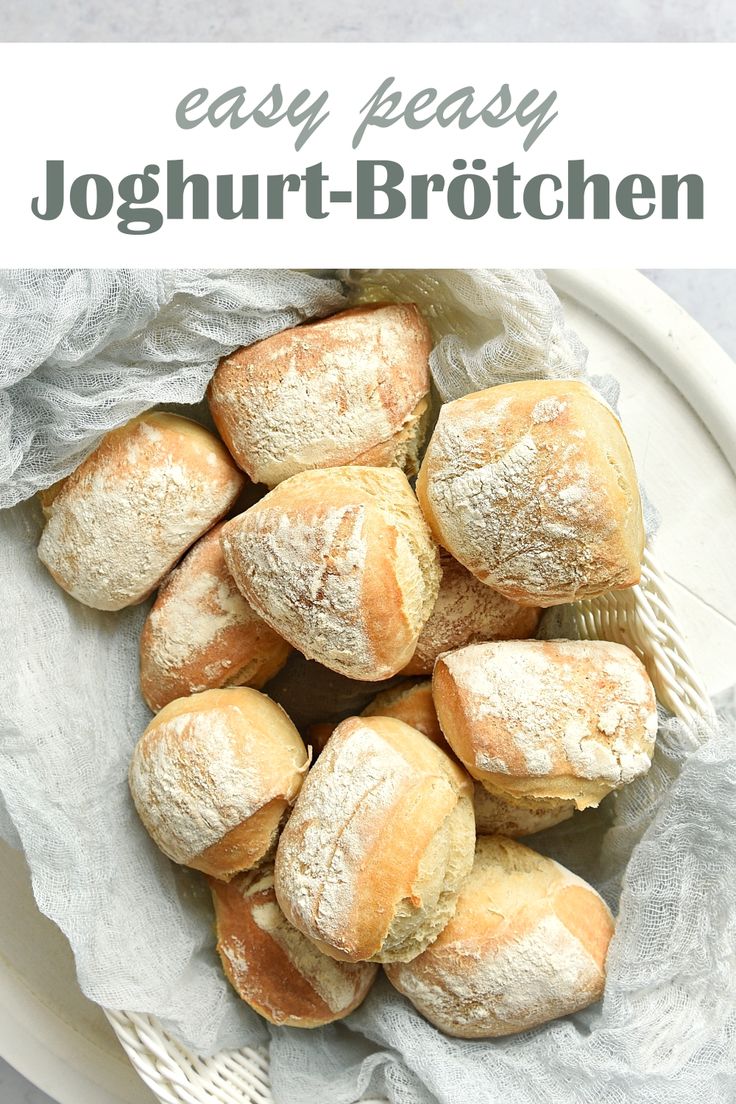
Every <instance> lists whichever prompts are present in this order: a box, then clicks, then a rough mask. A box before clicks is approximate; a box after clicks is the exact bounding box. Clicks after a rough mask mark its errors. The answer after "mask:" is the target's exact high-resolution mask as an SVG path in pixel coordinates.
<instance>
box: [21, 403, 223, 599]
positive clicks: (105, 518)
mask: <svg viewBox="0 0 736 1104" xmlns="http://www.w3.org/2000/svg"><path fill="white" fill-rule="evenodd" d="M243 483H244V479H243V476H242V475H241V473H240V472H239V471H238V469H237V468H236V467H235V464H234V463H233V462H232V460H231V458H230V456H229V455H228V453H227V451H226V449H225V447H224V445H223V444H222V443H221V442H220V441H218V440H217V438H216V437H215V436H213V434H212V433H210V432H209V431H208V430H206V429H204V428H203V427H202V426H200V425H197V423H196V422H190V421H189V420H188V419H187V418H180V417H178V415H176V414H161V413H156V412H154V413H148V414H143V415H141V416H140V417H139V418H134V419H133V420H132V421H131V422H128V423H127V425H124V426H122V427H121V428H120V429H114V430H113V431H112V432H111V433H108V434H107V435H106V436H105V437H104V438H103V440H102V442H101V444H100V445H98V447H97V448H96V449H95V451H94V452H93V453H92V454H91V455H90V456H88V457H87V459H86V460H84V461H83V462H82V463H81V464H80V465H79V467H78V468H77V470H76V471H74V472H72V474H71V475H69V476H67V478H66V479H63V480H62V481H61V482H60V483H56V484H54V486H53V487H50V488H49V489H48V490H47V491H45V492H43V493H42V495H41V504H42V506H43V508H44V513H45V515H46V525H45V527H44V530H43V533H42V535H41V541H40V543H39V546H38V555H39V558H40V560H41V562H42V563H44V564H45V565H46V567H47V568H48V569H49V571H50V572H51V574H52V575H53V577H54V579H55V580H56V582H57V583H58V584H59V586H61V587H63V589H64V590H65V591H67V593H69V594H71V595H72V597H73V598H76V599H77V600H78V601H79V602H83V603H84V605H86V606H92V607H93V608H94V609H102V610H118V609H122V608H123V607H124V606H131V605H135V604H136V603H137V602H141V601H142V600H143V599H144V598H146V597H147V596H148V595H149V594H150V593H151V591H152V590H154V589H155V588H156V587H157V586H158V584H159V582H160V581H161V579H162V578H163V577H164V575H166V573H167V572H168V571H169V570H170V569H171V568H172V567H173V565H174V564H175V563H176V562H177V560H178V559H179V557H180V556H181V555H182V553H183V552H186V550H187V548H189V546H190V545H191V544H192V543H193V542H194V541H195V540H196V539H197V537H200V536H201V535H202V533H204V532H206V530H207V529H209V528H210V526H212V525H213V524H214V523H215V522H216V521H217V520H218V519H219V518H221V517H222V516H223V514H225V513H227V511H228V510H229V509H230V506H231V505H232V504H233V502H234V501H235V499H236V498H237V496H238V494H239V492H240V490H241V488H242V486H243Z"/></svg>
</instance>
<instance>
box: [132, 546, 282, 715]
mask: <svg viewBox="0 0 736 1104" xmlns="http://www.w3.org/2000/svg"><path fill="white" fill-rule="evenodd" d="M221 529H222V526H221V525H216V526H215V527H214V529H211V530H210V531H209V533H207V534H206V535H205V536H204V537H202V538H201V540H199V541H197V543H196V544H195V546H194V548H192V549H191V550H190V551H189V552H188V553H187V555H186V556H185V557H184V559H183V560H182V561H181V563H180V564H179V566H178V567H176V568H175V569H174V570H173V571H172V573H171V574H170V575H169V576H168V578H167V579H166V580H165V581H164V583H163V585H162V586H161V588H160V589H159V592H158V594H157V596H156V601H155V602H154V604H153V608H152V609H151V612H150V613H149V615H148V617H147V619H146V623H145V625H144V626H143V633H142V635H141V645H140V654H141V689H142V691H143V697H144V698H145V699H146V701H147V702H148V704H149V705H150V707H151V709H152V710H153V711H154V713H156V712H158V710H159V709H163V707H164V706H165V705H168V704H169V702H170V701H174V699H175V698H184V697H187V696H188V695H189V694H195V693H198V692H199V691H201V690H214V689H218V688H219V687H223V686H252V687H254V689H256V690H258V689H260V688H261V686H263V685H264V684H265V683H266V682H268V680H269V679H270V678H271V677H272V676H273V675H275V674H276V672H277V671H280V670H281V668H282V667H283V665H284V664H285V663H286V660H287V658H288V656H289V653H290V652H291V648H290V647H289V645H288V644H287V643H286V641H285V640H282V639H281V637H280V636H279V635H278V633H275V632H274V631H273V629H272V628H271V627H270V625H267V624H266V622H265V621H262V620H261V618H260V617H259V616H258V614H256V613H254V612H253V610H252V609H251V608H250V606H249V605H248V603H247V602H246V600H245V598H243V596H242V594H241V593H240V591H239V590H238V588H237V586H236V585H235V580H234V579H233V577H232V575H231V574H230V572H229V571H228V569H227V564H226V563H225V557H224V555H223V553H222V545H221V543H220V532H221Z"/></svg>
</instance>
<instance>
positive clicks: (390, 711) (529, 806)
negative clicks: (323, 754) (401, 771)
mask: <svg viewBox="0 0 736 1104" xmlns="http://www.w3.org/2000/svg"><path fill="white" fill-rule="evenodd" d="M361 716H363V717H396V719H397V720H399V721H403V722H404V723H405V724H408V725H411V727H412V728H416V729H417V730H418V731H419V732H422V733H424V735H425V736H428V737H429V739H430V740H432V741H433V742H434V743H435V744H437V746H438V747H441V748H442V750H443V751H445V752H446V753H447V754H448V755H452V756H453V757H454V752H453V750H452V748H451V747H450V745H449V744H448V743H447V741H446V739H445V737H444V734H443V732H442V729H441V728H440V722H439V719H438V717H437V710H436V709H435V704H434V699H433V697H432V682H431V679H407V681H406V682H402V683H400V684H399V685H398V686H394V687H392V688H391V689H390V690H384V691H383V692H382V693H380V694H377V695H376V697H375V698H374V699H373V701H372V702H371V703H370V705H368V706H366V708H365V709H364V710H363V712H362V714H361ZM313 727H314V728H318V727H319V729H320V731H319V733H318V737H319V739H320V740H321V744H320V750H321V749H322V748H323V747H324V745H325V743H326V742H327V739H328V738H329V736H331V735H332V732H333V731H334V730H333V729H332V727H331V726H329V725H324V726H317V725H315V726H313ZM473 808H474V810H475V830H476V832H479V833H483V834H484V835H490V834H493V835H495V834H498V835H501V836H529V835H531V834H532V833H533V832H541V831H542V829H543V828H551V827H552V826H553V825H555V824H559V823H560V822H561V821H563V820H567V819H568V818H569V817H571V816H572V814H573V811H574V809H575V803H574V802H573V801H558V800H547V801H545V800H539V801H534V800H533V799H531V798H530V799H529V800H527V801H525V802H520V801H512V800H510V799H508V798H504V797H502V796H501V795H500V794H495V795H494V794H491V793H489V792H488V790H487V789H486V788H485V787H484V786H483V785H482V784H481V783H480V782H476V783H475V786H474V787H473Z"/></svg>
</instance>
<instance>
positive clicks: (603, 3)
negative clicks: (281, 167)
mask: <svg viewBox="0 0 736 1104" xmlns="http://www.w3.org/2000/svg"><path fill="white" fill-rule="evenodd" d="M0 9H1V10H0V40H3V39H4V40H6V41H14V42H18V41H24V40H26V41H36V42H115V41H119V42H126V41H127V42H187V41H189V42H198V41H207V42H240V41H250V42H280V41H283V40H287V41H291V42H319V41H323V42H360V41H363V42H391V41H395V42H462V41H475V42H486V41H488V42H493V41H496V42H711V41H722V42H728V41H731V40H733V39H734V38H736V4H734V3H733V0H704V2H701V3H698V2H697V0H657V2H652V0H649V2H647V0H618V2H617V3H615V4H614V3H611V2H610V0H546V2H545V3H543V4H542V3H538V4H536V3H534V0H530V2H527V3H523V4H511V5H509V4H501V3H498V2H496V3H494V2H493V0H491V2H490V3H489V2H488V0H423V2H422V0H420V2H419V3H414V4H407V3H396V2H395V0H371V2H366V0H342V2H337V3H335V0H314V2H313V3H311V4H307V3H303V4H298V3H294V2H293V0H289V2H288V3H287V2H285V0H268V2H267V3H259V4H255V3H253V0H243V2H241V3H240V4H238V5H234V4H222V5H217V6H215V5H214V4H212V3H202V0H176V2H173V0H158V2H156V0H127V2H124V3H122V4H121V3H120V0H93V2H91V3H87V4H84V5H83V4H80V3H79V2H76V3H68V2H66V3H65V2H64V0H25V2H23V0H0Z"/></svg>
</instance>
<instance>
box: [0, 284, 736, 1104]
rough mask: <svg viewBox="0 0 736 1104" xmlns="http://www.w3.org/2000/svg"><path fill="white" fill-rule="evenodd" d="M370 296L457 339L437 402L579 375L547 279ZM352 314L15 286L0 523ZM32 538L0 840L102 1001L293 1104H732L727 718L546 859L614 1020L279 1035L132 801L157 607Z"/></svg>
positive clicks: (322, 301)
mask: <svg viewBox="0 0 736 1104" xmlns="http://www.w3.org/2000/svg"><path fill="white" fill-rule="evenodd" d="M356 282H359V283H360V294H361V296H363V297H365V296H367V297H373V298H380V297H381V296H382V295H383V294H385V291H384V289H386V290H388V291H389V292H390V293H391V294H392V295H396V296H397V297H400V298H407V299H415V300H416V301H417V302H419V304H420V306H421V307H422V309H423V310H424V311H425V312H426V313H427V315H428V317H429V318H430V322H431V323H432V324H433V325H434V326H435V329H436V332H437V333H439V332H442V333H445V334H446V336H443V337H442V339H441V340H439V342H438V344H437V346H436V347H435V349H434V351H433V353H432V358H431V366H432V370H433V375H434V379H435V383H436V386H437V389H438V391H439V393H440V394H441V395H442V397H443V398H445V399H450V398H453V397H456V396H458V395H460V394H464V393H466V392H467V391H471V390H477V389H478V388H481V387H485V386H490V385H492V384H494V383H500V382H506V381H508V380H510V379H522V378H529V377H544V376H558V377H559V376H584V375H585V350H584V349H583V347H582V346H581V345H580V343H579V342H578V341H577V339H576V338H575V336H574V335H573V334H571V333H570V332H569V331H568V330H567V328H566V326H565V323H564V318H563V315H562V310H561V308H560V304H559V302H558V301H557V299H556V297H555V296H554V293H553V292H552V290H551V288H550V287H549V285H548V284H547V283H546V281H545V280H544V278H543V277H542V276H541V275H540V274H538V273H533V272H524V271H514V272H508V271H503V272H500V271H478V272H459V271H440V272H434V273H423V274H420V273H402V274H393V273H385V272H381V273H363V274H361V275H360V276H358V275H356V274H355V273H348V274H345V283H346V285H347V290H348V291H349V292H351V293H354V291H355V284H356ZM342 302H343V300H342V298H341V291H340V288H339V286H338V285H336V284H335V283H334V282H333V281H331V280H329V278H327V277H324V278H320V277H317V276H314V277H310V276H306V275H299V274H295V273H283V272H281V273H279V272H274V273H253V272H244V273H232V272H229V273H206V274H203V273H141V272H138V273H99V272H96V273H75V272H67V273H32V274H20V275H19V274H0V388H2V390H0V487H1V489H2V496H3V497H2V499H0V502H2V503H3V504H5V505H10V504H12V503H13V502H19V501H21V500H22V499H25V498H27V497H28V496H29V495H30V494H32V493H33V492H34V491H35V490H36V489H37V488H39V487H43V486H45V485H47V484H49V483H51V482H52V481H53V480H55V479H57V478H59V477H60V476H61V475H64V474H66V473H67V472H68V471H70V470H71V469H72V468H73V467H74V466H75V465H76V464H77V463H78V462H79V459H80V458H81V456H83V455H84V454H85V453H86V452H87V451H89V449H90V448H91V447H92V446H93V445H94V443H95V442H96V440H97V439H98V438H99V435H100V433H101V432H104V431H106V430H107V429H109V428H111V427H112V426H114V425H117V424H120V423H121V422H123V421H125V420H127V419H128V418H129V417H131V416H132V415H133V414H135V413H138V412H139V411H140V410H142V409H144V408H145V407H147V406H151V405H153V404H155V403H159V402H164V401H165V402H167V403H170V402H172V401H174V402H177V401H178V402H196V401H197V400H198V399H199V398H201V395H202V394H203V391H204V388H205V386H206V383H207V380H208V378H209V376H210V375H211V372H212V371H213V369H214V366H215V363H216V360H217V358H218V356H219V355H221V353H222V352H224V351H227V350H228V349H230V348H233V347H235V346H237V345H239V344H242V343H244V342H248V341H253V340H256V339H257V338H258V337H262V336H265V335H266V334H267V333H271V332H274V331H275V330H277V329H279V328H280V327H283V326H286V325H291V324H293V323H294V322H295V321H297V320H299V319H300V318H304V317H308V316H310V315H319V314H323V313H326V312H327V311H330V310H334V309H336V308H338V307H339V306H340V305H341V303H342ZM9 319H10V321H9ZM601 389H602V390H603V392H604V393H605V394H607V395H608V397H609V398H610V399H612V400H613V399H615V394H614V392H613V391H612V389H611V388H610V386H609V385H607V384H605V383H604V384H603V385H602V388H601ZM40 525H41V518H40V511H39V510H38V507H37V505H36V504H35V502H29V503H26V504H22V505H18V506H16V507H15V508H14V509H11V510H5V511H4V512H2V513H0V608H2V610H3V619H4V623H5V624H6V625H7V627H8V628H9V630H10V632H9V637H10V639H9V641H8V646H7V648H6V664H5V666H4V669H3V674H2V676H1V677H2V680H3V685H2V695H1V697H0V726H1V729H2V738H1V741H0V799H1V800H0V832H2V834H3V835H4V836H5V838H6V839H8V840H10V841H11V842H15V843H16V844H18V843H20V844H21V845H22V846H23V849H24V851H25V854H26V857H27V859H28V862H29V866H30V869H31V874H32V877H33V886H34V892H35V894H36V899H37V901H38V903H39V906H40V908H41V909H42V911H43V912H44V913H46V915H48V916H50V917H51V918H52V919H54V920H55V921H56V923H57V924H58V925H59V926H60V927H61V929H62V930H63V931H64V932H65V934H66V935H67V937H68V938H69V940H70V943H71V945H72V949H73V951H74V954H75V959H76V964H77V970H78V975H79V980H80V984H81V986H82V988H83V990H84V991H85V993H86V994H87V995H88V996H90V997H91V998H92V999H93V1000H96V1001H98V1002H99V1003H101V1004H103V1005H105V1006H107V1007H112V1008H116V1009H127V1010H130V1011H139V1012H147V1013H151V1014H154V1015H156V1016H158V1017H159V1018H161V1019H162V1020H163V1021H164V1024H165V1026H166V1027H167V1028H168V1029H169V1030H171V1031H173V1032H174V1033H175V1034H177V1035H178V1036H179V1037H180V1038H181V1039H182V1041H183V1042H185V1043H186V1044H187V1045H189V1046H190V1047H191V1048H192V1049H194V1050H196V1051H199V1052H200V1053H203V1054H208V1053H212V1052H214V1051H216V1050H218V1049H220V1048H223V1047H237V1046H243V1045H254V1044H258V1043H260V1042H263V1041H265V1040H266V1039H268V1038H270V1042H271V1057H272V1064H271V1076H272V1080H273V1087H274V1094H275V1096H276V1099H277V1100H278V1101H279V1102H280V1104H352V1102H353V1101H355V1100H357V1099H359V1098H360V1097H361V1095H364V1094H369V1095H383V1096H385V1097H387V1098H389V1099H390V1100H392V1101H395V1102H397V1104H410V1102H411V1104H415V1102H417V1104H420V1102H421V1104H430V1102H432V1104H434V1102H435V1101H441V1102H443V1104H467V1102H468V1101H473V1102H474V1101H484V1102H485V1101H489V1102H490V1101H496V1100H503V1101H508V1102H509V1104H522V1102H523V1104H526V1102H529V1104H531V1102H534V1104H537V1102H539V1104H541V1102H542V1101H544V1102H545V1104H548V1102H552V1104H556V1102H558V1101H559V1102H560V1104H563V1102H564V1104H578V1102H584V1101H585V1102H587V1101H590V1102H591V1104H592V1102H595V1104H600V1101H601V1100H605V1101H606V1102H607V1104H608V1102H609V1101H610V1102H611V1104H619V1102H621V1104H623V1102H627V1104H628V1102H629V1101H632V1102H634V1101H636V1102H639V1101H641V1102H643V1104H655V1102H656V1104H660V1102H661V1101H662V1100H664V1099H667V1100H668V1101H669V1100H671V1101H673V1102H675V1104H679V1102H680V1101H682V1102H683V1104H684V1102H685V1101H687V1102H688V1104H690V1102H691V1101H692V1099H698V1100H699V1101H701V1102H707V1104H710V1102H711V1101H712V1102H713V1104H715V1102H716V1101H719V1102H721V1101H725V1100H727V1099H728V1098H729V1097H728V1091H729V1089H728V1086H729V1084H731V1085H732V1084H733V1081H732V1080H729V1078H731V1079H732V1078H733V1075H734V1070H735V1069H736V1059H735V1057H734V1049H733V1046H734V1043H733V1039H734V1031H735V1029H736V1022H735V1021H736V1004H735V1002H734V999H733V992H734V987H735V986H736V977H735V976H734V965H733V963H734V957H735V956H736V933H735V931H734V925H735V924H736V919H735V918H736V908H735V907H734V905H735V902H734V893H735V892H736V891H735V883H736V879H735V878H734V875H733V871H734V870H735V869H736V844H735V842H734V841H735V840H736V833H735V832H734V830H733V825H734V824H735V823H736V765H735V761H736V752H734V747H733V731H734V716H735V715H736V701H734V700H733V699H732V700H731V701H730V702H729V703H728V704H727V707H726V709H725V710H724V714H723V719H722V727H721V729H720V731H719V732H718V734H709V733H706V732H698V733H695V732H688V731H685V730H684V728H683V727H682V726H681V725H680V724H679V723H677V722H675V721H673V720H671V719H667V718H664V717H663V718H662V725H661V730H660V737H659V741H658V747H657V751H656V755H655V762H654V766H653V768H652V770H651V771H650V773H649V774H648V775H647V776H646V777H645V778H642V779H639V780H638V781H637V782H636V783H634V784H633V785H631V786H629V787H627V788H626V789H625V790H624V791H623V792H622V793H621V794H619V795H617V796H615V797H612V798H609V799H607V801H606V802H605V803H604V805H603V807H602V808H601V809H599V810H591V811H588V812H586V813H584V814H580V815H578V816H576V817H575V818H573V820H572V821H569V822H566V823H565V824H562V825H560V826H558V828H555V829H552V830H551V831H550V832H547V833H544V834H542V835H538V836H536V837H535V838H534V840H533V841H531V842H532V843H533V846H534V847H537V848H539V849H540V850H543V851H545V852H546V853H549V854H552V855H554V857H555V858H558V859H559V860H560V861H561V862H563V863H564V864H565V865H567V866H569V867H571V868H572V869H573V870H575V871H576V872H577V873H579V874H580V875H582V876H583V877H585V878H587V879H588V880H590V881H591V882H592V883H593V884H594V885H596V886H597V887H598V888H599V889H600V890H601V892H602V893H603V894H604V896H605V897H606V899H607V901H608V902H609V904H610V905H611V906H612V907H613V908H614V909H615V910H617V911H619V926H618V931H617V935H616V937H615V940H614V943H613V946H612V951H611V957H610V974H609V981H608V984H607V987H606V996H605V1000H604V1001H603V1003H602V1004H601V1005H598V1006H595V1007H593V1008H591V1009H587V1010H586V1011H584V1012H581V1013H578V1014H577V1015H575V1016H573V1017H569V1018H567V1019H565V1020H562V1021H559V1022H556V1023H553V1024H549V1025H546V1026H544V1027H542V1028H539V1029H537V1030H535V1031H533V1032H528V1033H526V1034H524V1035H522V1036H518V1037H513V1038H509V1039H505V1040H498V1041H493V1042H478V1041H475V1042H461V1041H458V1040H452V1039H449V1038H446V1037H445V1036H443V1035H442V1034H441V1033H439V1032H438V1031H437V1030H436V1029H434V1028H433V1027H431V1026H430V1025H429V1024H427V1023H426V1022H425V1021H424V1020H422V1018H421V1017H420V1016H419V1015H418V1014H417V1013H416V1012H415V1011H414V1010H413V1009H412V1008H411V1006H410V1005H409V1004H408V1003H407V1002H406V1001H405V1000H404V999H403V998H402V997H400V996H399V995H398V994H397V993H395V992H394V991H393V990H392V989H391V987H390V986H389V985H388V984H387V983H386V982H385V980H381V981H379V983H378V985H377V986H376V989H375V990H374V991H373V992H372V993H371V995H370V996H369V998H368V1000H367V1001H366V1002H365V1004H364V1005H363V1006H362V1007H361V1008H360V1009H359V1010H358V1011H357V1012H355V1013H354V1014H353V1015H352V1016H351V1017H350V1018H349V1019H348V1020H347V1021H346V1023H345V1024H341V1025H336V1026H333V1027H328V1028H323V1029H320V1030H317V1031H309V1032H299V1031H294V1030H289V1029H276V1028H270V1027H267V1026H266V1025H265V1024H264V1022H263V1021H262V1020H260V1019H259V1018H258V1017H257V1016H255V1014H253V1013H251V1012H250V1011H249V1010H248V1009H247V1008H246V1007H245V1006H244V1005H243V1004H242V1003H241V1002H239V1001H238V1000H237V999H236V998H235V997H234V995H233V994H232V992H231V990H230V988H229V986H228V985H227V983H226V982H225V980H224V977H223V975H222V972H221V970H220V968H219V963H218V960H217V957H216V955H215V953H214V939H213V934H212V927H211V920H212V914H211V908H210V904H209V899H208V894H207V892H206V891H205V889H204V887H203V884H202V881H201V880H200V879H199V878H198V876H197V875H195V874H191V873H189V872H187V871H185V870H181V869H179V868H176V867H175V866H173V864H171V863H169V862H168V861H167V860H166V859H164V858H163V857H162V856H161V855H160V853H159V852H158V851H157V849H156V848H155V847H154V845H153V844H152V843H151V841H150V840H149V839H148V836H147V835H146V833H145V832H144V830H143V828H142V827H141V825H140V823H139V822H138V820H137V817H136V815H135V812H134V810H133V808H132V804H131V801H130V798H129V795H128V790H127V780H126V779H127V766H128V760H129V757H130V753H131V750H132V747H133V745H134V743H135V741H136V740H137V738H138V736H139V735H140V733H141V731H142V729H143V728H144V727H145V725H146V724H147V722H148V720H149V718H150V713H149V712H148V710H147V708H146V707H145V705H144V704H143V702H142V700H141V698H140V694H139V691H138V668H137V663H138V636H139V633H140V629H141V626H142V623H143V620H144V618H145V615H146V612H147V609H148V605H147V604H146V605H144V606H140V607H136V608H133V609H129V610H124V611H122V612H121V613H100V612H97V611H94V610H89V609H86V608H85V607H83V606H81V605H79V604H78V603H76V602H74V601H73V600H72V599H70V598H68V597H67V595H65V594H64V593H63V592H62V591H61V590H60V589H59V588H58V587H57V586H56V585H55V584H54V583H53V581H52V580H51V578H50V577H49V575H48V573H47V572H46V571H45V569H44V568H43V567H42V566H41V565H40V563H39V562H38V560H37V557H36V553H35V546H36V543H37V539H38V534H39V531H40ZM706 737H709V738H706ZM3 803H4V810H3Z"/></svg>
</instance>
